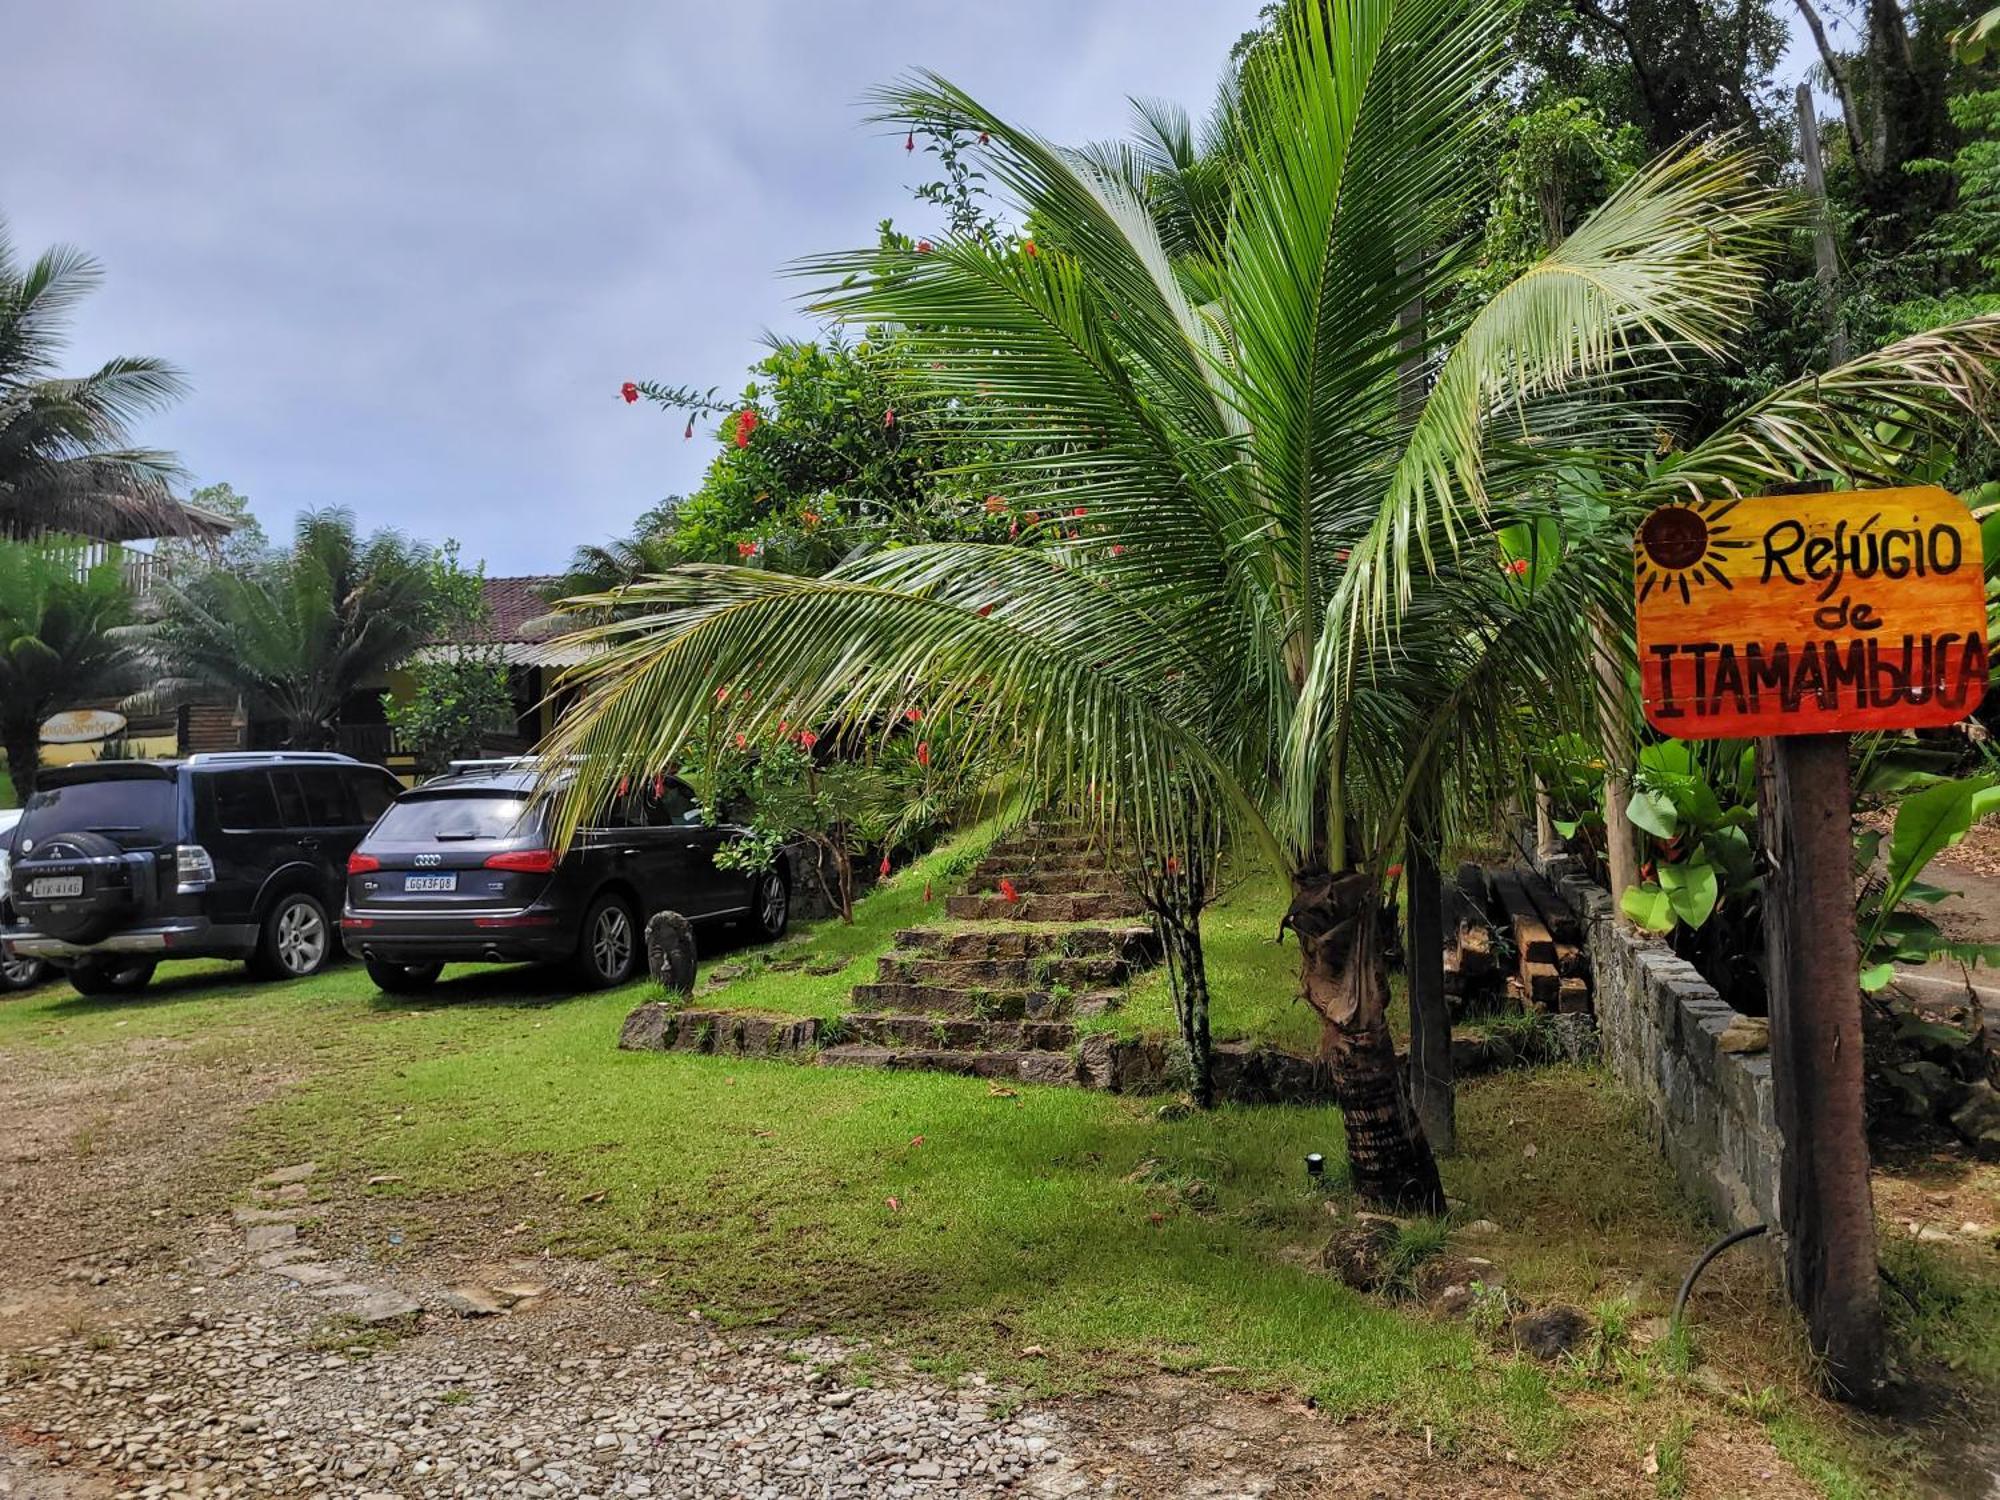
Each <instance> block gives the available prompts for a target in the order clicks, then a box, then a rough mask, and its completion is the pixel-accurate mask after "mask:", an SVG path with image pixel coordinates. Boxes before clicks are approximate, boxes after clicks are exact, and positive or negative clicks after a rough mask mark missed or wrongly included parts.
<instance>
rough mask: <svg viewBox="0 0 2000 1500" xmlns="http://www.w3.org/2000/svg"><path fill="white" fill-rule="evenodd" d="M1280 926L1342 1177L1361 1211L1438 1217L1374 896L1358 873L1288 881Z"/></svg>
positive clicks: (1438, 1189)
mask: <svg viewBox="0 0 2000 1500" xmlns="http://www.w3.org/2000/svg"><path fill="white" fill-rule="evenodd" d="M1285 923H1286V925H1287V926H1288V927H1290V928H1291V930H1292V931H1293V932H1294V933H1295V934H1297V936H1298V940H1299V955H1300V958H1299V969H1300V974H1299V978H1300V983H1301V986H1302V988H1303V990H1304V993H1305V997H1306V1001H1307V1003H1308V1004H1310V1005H1311V1006H1312V1008H1313V1009H1314V1010H1316V1011H1317V1012H1319V1016H1320V1060H1321V1062H1322V1063H1323V1064H1324V1065H1325V1067H1326V1070H1327V1076H1328V1078H1329V1080H1330V1081H1331V1082H1332V1084H1333V1092H1334V1097H1335V1098H1336V1099H1337V1100H1338V1101H1339V1102H1340V1113H1341V1118H1342V1119H1343V1120H1344V1121H1345V1122H1346V1129H1347V1164H1348V1173H1349V1175H1350V1177H1351V1178H1352V1180H1353V1183H1354V1190H1355V1191H1356V1192H1357V1193H1359V1194H1360V1195H1361V1196H1362V1197H1364V1198H1367V1199H1368V1200H1370V1201H1371V1202H1374V1203H1381V1204H1386V1205H1389V1206H1391V1207H1394V1208H1397V1209H1402V1210H1407V1211H1411V1212H1417V1213H1443V1212H1444V1187H1443V1185H1442V1184H1441V1183H1440V1182H1439V1180H1438V1170H1437V1162H1436V1160H1435V1159H1434V1157H1433V1156H1432V1153H1431V1149H1430V1145H1429V1143H1428V1142H1426V1141H1425V1139H1424V1132H1423V1126H1422V1125H1421V1124H1419V1123H1418V1120H1417V1114H1416V1111H1415V1109H1413V1108H1412V1107H1411V1104H1410V1095H1409V1089H1408V1087H1407V1086H1406V1084H1405V1081H1404V1076H1403V1070H1402V1068H1401V1067H1400V1066H1398V1064H1397V1060H1396V1043H1395V1040H1394V1038H1393V1037H1392V1036H1391V1035H1390V1033H1389V971H1388V966H1387V965H1386V964H1385V963H1384V961H1383V956H1382V936H1381V933H1382V928H1381V922H1380V901H1379V893H1378V887H1377V885H1376V883H1375V882H1374V881H1373V880H1370V879H1369V878H1368V877H1367V876H1366V875H1364V874H1362V873H1360V872H1358V871H1349V872H1347V873H1346V874H1343V875H1329V874H1326V873H1324V872H1319V871H1314V872H1309V873H1307V874H1303V875H1298V876H1295V877H1293V880H1292V904H1291V909H1290V910H1289V911H1287V912H1286V913H1285Z"/></svg>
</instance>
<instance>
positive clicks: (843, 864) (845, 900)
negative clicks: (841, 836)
mask: <svg viewBox="0 0 2000 1500" xmlns="http://www.w3.org/2000/svg"><path fill="white" fill-rule="evenodd" d="M833 868H834V870H835V872H836V873H837V874H838V875H839V877H840V920H841V921H842V922H844V923H846V924H847V925H848V926H849V927H852V926H853V925H854V857H853V856H852V855H850V854H849V853H848V852H847V850H846V849H844V848H842V847H841V846H840V845H838V844H836V845H834V846H833Z"/></svg>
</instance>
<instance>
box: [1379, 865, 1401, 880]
mask: <svg viewBox="0 0 2000 1500" xmlns="http://www.w3.org/2000/svg"><path fill="white" fill-rule="evenodd" d="M1383 873H1384V874H1386V875H1387V876H1388V877H1389V878H1390V879H1391V880H1401V879H1402V878H1403V867H1402V866H1401V865H1391V866H1389V868H1388V869H1387V870H1386V871H1384V872H1383Z"/></svg>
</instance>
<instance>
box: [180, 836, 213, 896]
mask: <svg viewBox="0 0 2000 1500" xmlns="http://www.w3.org/2000/svg"><path fill="white" fill-rule="evenodd" d="M214 883H215V861H214V860H212V859H210V858H209V856H208V851H207V850H206V849H204V848H202V847H201V845H199V844H178V845H176V846H175V847H174V889H175V891H176V893H177V894H179V895H182V896H191V895H193V894H194V893H195V892H197V891H205V890H207V889H208V888H209V887H210V886H211V885H213V884H214Z"/></svg>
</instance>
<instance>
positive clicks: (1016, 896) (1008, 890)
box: [1000, 875, 1021, 903]
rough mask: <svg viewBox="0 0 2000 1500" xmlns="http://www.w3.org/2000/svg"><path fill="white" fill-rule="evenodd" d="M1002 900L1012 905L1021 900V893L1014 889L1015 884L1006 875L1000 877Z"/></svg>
mask: <svg viewBox="0 0 2000 1500" xmlns="http://www.w3.org/2000/svg"><path fill="white" fill-rule="evenodd" d="M1000 899H1001V900H1002V901H1006V902H1010V903H1011V902H1015V901H1019V900H1020V899H1021V893H1020V892H1019V891H1017V890H1015V889H1014V882H1013V881H1011V880H1009V879H1008V878H1007V877H1006V876H1005V875H1002V876H1001V877H1000Z"/></svg>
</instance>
